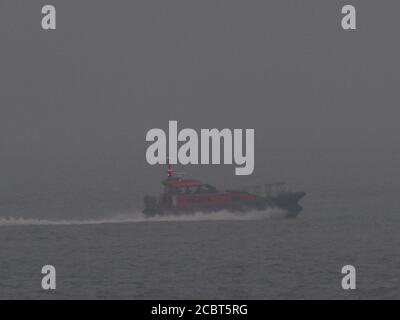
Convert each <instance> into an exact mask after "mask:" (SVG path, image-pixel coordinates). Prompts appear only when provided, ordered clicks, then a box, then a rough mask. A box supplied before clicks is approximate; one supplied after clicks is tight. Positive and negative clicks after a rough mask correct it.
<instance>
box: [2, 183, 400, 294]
mask: <svg viewBox="0 0 400 320" xmlns="http://www.w3.org/2000/svg"><path fill="white" fill-rule="evenodd" d="M338 190H339V189H335V188H332V187H331V188H329V189H326V190H323V188H318V189H316V190H315V192H314V194H313V193H309V194H308V195H307V197H306V198H305V199H304V201H302V204H303V206H304V211H303V212H302V213H301V215H300V216H299V217H298V218H296V219H292V220H285V219H274V218H271V216H270V215H269V214H270V213H272V212H269V213H264V214H260V216H257V215H250V216H248V217H247V218H243V217H242V218H240V219H238V217H236V216H232V215H230V214H228V213H219V214H217V215H215V216H209V215H203V214H201V213H199V214H197V215H194V216H190V217H187V218H174V217H169V218H165V219H155V220H147V219H145V218H144V217H143V216H142V215H141V213H140V212H139V211H136V212H125V213H123V214H122V213H121V214H119V215H114V216H110V217H108V218H103V219H89V220H88V219H86V220H82V219H58V220H56V219H44V218H41V219H25V218H21V217H19V218H10V217H7V218H6V217H4V218H2V219H1V220H0V269H1V275H0V298H1V299H24V298H26V299H60V298H62V299H64V298H65V299H325V298H328V299H386V298H388V299H399V298H400V270H399V266H400V250H399V248H400V233H399V232H398V227H399V225H400V217H399V215H398V209H399V207H398V202H397V197H396V196H397V194H398V190H396V189H391V190H389V188H388V189H385V188H384V187H379V186H376V185H375V186H374V185H372V184H368V185H366V186H365V187H364V189H362V188H361V187H360V186H358V187H357V188H354V189H352V190H350V189H349V188H347V189H346V188H342V189H340V190H339V191H338ZM390 199H392V201H389V200H390ZM2 209H3V210H2V212H5V208H4V206H3V208H2ZM24 210H27V208H25V209H24ZM46 264H51V265H54V266H55V267H56V271H57V289H56V290H54V291H44V290H42V289H41V279H42V276H43V275H42V274H41V268H42V266H43V265H46ZM347 264H351V265H354V266H355V267H356V270H357V289H356V290H349V291H346V290H343V289H342V288H341V279H342V276H343V275H342V274H341V268H342V266H344V265H347Z"/></svg>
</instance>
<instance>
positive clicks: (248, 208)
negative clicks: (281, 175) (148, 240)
mask: <svg viewBox="0 0 400 320" xmlns="http://www.w3.org/2000/svg"><path fill="white" fill-rule="evenodd" d="M305 195H306V193H305V192H286V193H283V194H279V195H277V196H266V197H257V198H255V199H252V200H247V201H231V202H228V203H221V204H215V203H211V204H202V205H193V206H190V207H184V208H180V207H174V206H160V205H148V206H147V207H146V209H144V210H143V211H142V212H143V213H144V214H145V215H146V216H148V217H154V216H170V215H179V216H180V215H193V214H196V213H199V212H201V213H208V214H213V213H217V212H221V211H227V212H232V213H239V214H240V213H243V214H245V213H246V212H254V211H266V210H268V209H279V210H280V211H281V212H282V213H283V215H281V216H282V217H284V218H295V217H296V216H297V215H298V214H299V213H300V212H301V210H302V209H303V208H302V207H301V206H300V205H299V201H300V200H301V199H302V198H303V197H304V196H305ZM145 202H146V199H145ZM147 202H149V200H148V201H147Z"/></svg>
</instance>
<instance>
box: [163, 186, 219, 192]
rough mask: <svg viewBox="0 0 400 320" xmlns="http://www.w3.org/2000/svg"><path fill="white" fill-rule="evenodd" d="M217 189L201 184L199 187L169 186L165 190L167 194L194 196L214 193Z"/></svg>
mask: <svg viewBox="0 0 400 320" xmlns="http://www.w3.org/2000/svg"><path fill="white" fill-rule="evenodd" d="M214 192H217V189H216V188H215V187H213V186H211V185H209V184H203V185H201V186H190V187H189V186H181V187H177V186H170V187H169V188H168V189H167V193H170V194H196V193H214Z"/></svg>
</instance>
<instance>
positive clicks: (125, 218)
mask: <svg viewBox="0 0 400 320" xmlns="http://www.w3.org/2000/svg"><path fill="white" fill-rule="evenodd" d="M285 216H286V211H283V210H280V209H267V210H265V211H249V212H246V213H232V212H228V211H218V212H213V213H204V212H195V213H193V214H186V215H164V216H156V217H146V216H145V215H144V214H142V213H140V212H134V213H124V214H118V215H115V216H113V217H110V218H102V219H89V220H79V219H59V220H52V219H35V218H15V217H8V218H0V227H2V226H30V225H32V226H35V225H38V226H41V225H54V226H57V225H60V226H63V225H96V224H117V223H135V222H136V223H138V222H175V221H220V220H264V219H280V218H285Z"/></svg>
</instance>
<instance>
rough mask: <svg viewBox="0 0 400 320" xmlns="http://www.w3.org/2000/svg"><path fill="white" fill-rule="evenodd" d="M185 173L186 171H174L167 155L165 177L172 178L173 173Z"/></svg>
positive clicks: (181, 174)
mask: <svg viewBox="0 0 400 320" xmlns="http://www.w3.org/2000/svg"><path fill="white" fill-rule="evenodd" d="M185 174H186V172H176V171H175V170H174V168H173V167H172V165H171V164H170V162H169V157H168V158H167V179H172V178H173V175H180V176H183V175H185Z"/></svg>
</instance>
